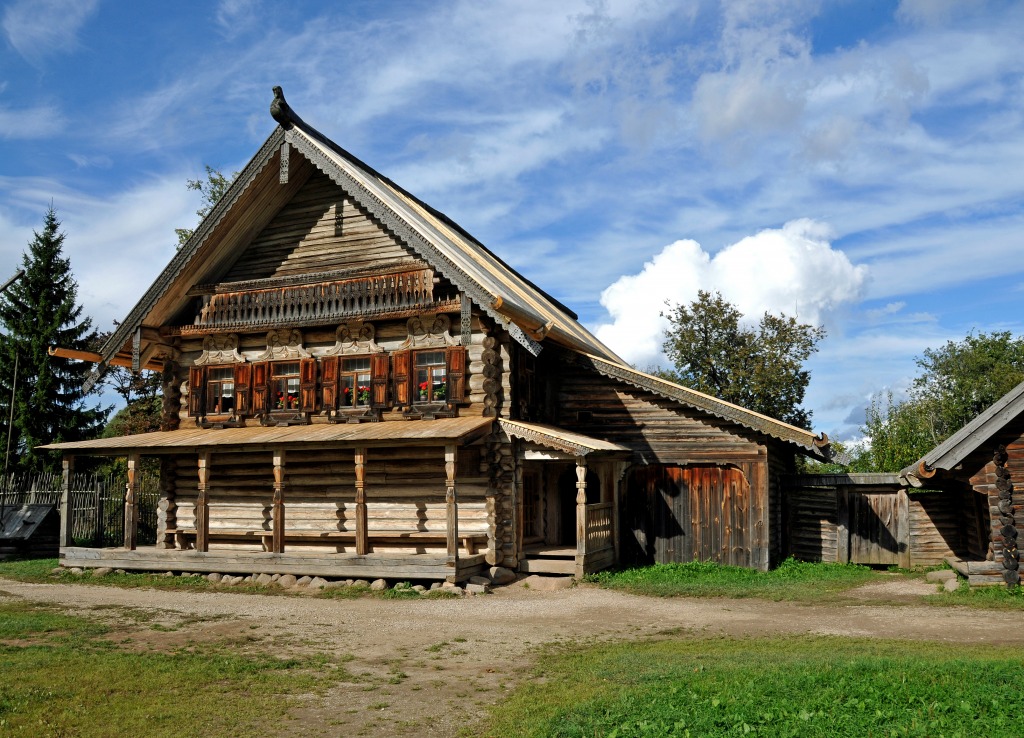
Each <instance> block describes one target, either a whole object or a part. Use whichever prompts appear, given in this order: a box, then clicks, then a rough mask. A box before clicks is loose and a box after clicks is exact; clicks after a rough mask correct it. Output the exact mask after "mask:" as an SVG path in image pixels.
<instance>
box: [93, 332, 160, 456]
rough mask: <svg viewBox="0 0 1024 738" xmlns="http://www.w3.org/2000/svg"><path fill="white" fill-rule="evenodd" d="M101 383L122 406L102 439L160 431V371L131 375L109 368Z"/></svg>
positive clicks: (104, 337)
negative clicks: (113, 394)
mask: <svg viewBox="0 0 1024 738" xmlns="http://www.w3.org/2000/svg"><path fill="white" fill-rule="evenodd" d="M115 325H116V324H115ZM110 335H111V333H110V332H107V333H102V334H100V336H99V343H100V344H103V343H105V342H106V340H107V338H109V337H110ZM103 383H104V384H105V385H107V386H108V387H110V388H111V389H113V390H114V391H115V392H116V393H117V394H118V395H120V396H121V399H122V400H124V407H122V408H121V409H120V410H118V411H117V413H115V414H114V416H113V417H112V418H110V420H109V421H108V422H107V425H106V427H105V428H104V429H103V436H104V437H106V438H109V437H111V436H127V435H131V434H134V433H148V432H149V431H155V430H160V417H161V413H162V405H163V402H162V399H161V390H162V388H163V380H162V377H161V373H160V372H157V371H150V370H148V369H142V370H141V371H139V372H133V371H132V370H131V369H130V368H129V367H124V366H111V367H110V368H109V369H107V373H106V374H105V375H104V376H103Z"/></svg>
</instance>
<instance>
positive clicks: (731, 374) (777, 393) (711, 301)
mask: <svg viewBox="0 0 1024 738" xmlns="http://www.w3.org/2000/svg"><path fill="white" fill-rule="evenodd" d="M664 315H665V316H666V317H667V318H668V320H669V323H670V324H671V327H670V328H669V329H668V330H667V331H666V332H665V344H664V348H665V353H666V354H667V355H668V357H669V359H671V360H672V363H673V365H674V367H675V368H674V370H672V371H667V372H662V373H661V374H662V376H664V377H665V378H666V379H670V380H672V381H676V382H679V383H680V384H684V385H686V386H688V387H692V388H693V389H695V390H698V391H700V392H703V393H705V394H709V395H713V396H715V397H718V398H719V399H722V400H725V401H727V402H731V403H734V404H736V405H740V406H741V407H745V408H747V409H748V410H753V411H755V412H758V413H762V414H764V415H768V416H770V417H772V418H777V419H778V420H781V421H783V422H786V423H790V424H792V425H796V426H800V427H802V428H809V427H810V421H811V412H810V411H809V410H805V409H803V408H802V407H800V404H801V403H802V402H803V399H804V392H805V391H806V390H807V383H808V382H809V381H810V373H809V372H808V371H807V370H806V369H805V368H804V362H805V361H807V359H808V358H809V357H810V356H811V354H813V353H814V352H815V351H817V350H818V348H817V345H818V342H819V341H820V340H821V339H823V338H824V337H825V329H824V328H821V327H815V326H812V325H808V324H806V323H799V322H797V320H796V319H795V318H792V317H787V316H785V315H781V314H780V315H772V314H771V313H767V312H766V313H765V314H764V315H763V316H762V317H761V320H760V321H758V323H757V325H756V326H754V327H746V326H744V325H742V323H741V321H742V319H743V314H742V313H740V311H739V310H738V309H737V308H736V306H735V305H733V304H732V303H730V302H729V301H727V300H725V299H724V298H723V297H722V295H721V293H719V292H716V293H714V294H711V293H710V292H704V291H703V290H701V291H700V292H698V293H697V299H696V300H694V301H693V302H691V303H690V304H689V305H674V306H670V307H669V310H668V312H666V313H664Z"/></svg>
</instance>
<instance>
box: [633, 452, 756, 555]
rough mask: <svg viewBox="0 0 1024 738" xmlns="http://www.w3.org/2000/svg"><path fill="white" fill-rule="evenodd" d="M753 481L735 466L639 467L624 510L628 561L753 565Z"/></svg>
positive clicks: (636, 468) (634, 471)
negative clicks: (751, 544)
mask: <svg viewBox="0 0 1024 738" xmlns="http://www.w3.org/2000/svg"><path fill="white" fill-rule="evenodd" d="M749 511H750V485H749V484H748V483H747V479H746V477H744V476H743V473H742V472H741V471H740V470H739V469H736V468H734V467H720V466H710V465H709V466H685V467H680V466H674V465H658V464H654V465H650V466H644V467H634V468H633V469H632V470H631V472H630V476H629V480H628V483H627V487H626V494H625V496H624V497H623V499H622V509H621V514H620V520H621V530H622V541H621V549H620V550H621V557H622V560H623V563H626V564H631V565H643V564H653V563H659V564H668V563H682V562H686V561H715V562H718V563H721V564H732V565H734V566H750V565H752V557H751V550H750V539H751V531H750V515H749Z"/></svg>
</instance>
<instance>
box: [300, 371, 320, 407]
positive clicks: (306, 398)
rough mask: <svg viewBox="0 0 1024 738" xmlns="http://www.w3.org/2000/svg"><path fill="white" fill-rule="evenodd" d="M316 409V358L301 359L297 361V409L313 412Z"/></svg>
mask: <svg viewBox="0 0 1024 738" xmlns="http://www.w3.org/2000/svg"><path fill="white" fill-rule="evenodd" d="M316 409H317V396H316V359H313V358H309V359H302V360H301V361H300V362H299V410H300V411H301V412H304V413H313V412H316Z"/></svg>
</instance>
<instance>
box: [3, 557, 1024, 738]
mask: <svg viewBox="0 0 1024 738" xmlns="http://www.w3.org/2000/svg"><path fill="white" fill-rule="evenodd" d="M936 589H937V587H936V585H934V584H929V583H926V582H922V581H921V580H916V579H905V578H903V577H894V578H893V579H892V581H886V582H881V583H872V584H869V585H866V586H864V587H861V588H859V589H856V590H853V591H852V592H850V593H848V594H847V595H846V596H845V597H844V598H843V599H842V600H840V601H839V602H834V603H829V604H802V603H785V602H766V601H763V600H724V599H707V600H701V599H691V598H675V599H659V598H647V597H635V596H631V595H625V594H620V593H617V592H612V591H608V590H602V589H599V588H597V587H594V586H589V585H584V586H579V587H575V588H573V589H564V590H557V591H538V590H537V589H535V588H525V587H523V586H522V585H521V584H515V585H511V586H508V587H503V588H499V589H497V590H496V591H495V592H494V594H491V595H487V596H476V597H467V598H465V599H457V600H447V599H446V600H433V599H430V600H426V599H425V600H382V599H377V598H362V599H355V600H328V599H321V598H317V597H309V596H301V595H294V596H268V595H252V594H236V593H231V592H222V591H218V592H188V591H159V590H140V589H118V588H115V587H105V586H96V585H88V584H84V583H83V584H73V585H65V584H25V583H20V582H13V581H7V580H0V597H20V598H24V599H26V600H31V601H36V602H42V603H49V604H53V605H58V606H66V607H68V608H69V610H72V611H74V612H75V613H76V614H84V615H87V616H92V617H97V618H102V619H105V620H108V621H111V622H114V623H115V624H117V625H118V626H119V627H123V628H125V629H130V630H131V632H130V634H129V636H130V638H131V640H132V642H133V643H134V644H135V645H136V647H138V648H168V649H170V648H176V647H178V646H180V645H183V644H185V643H190V644H195V643H201V642H204V641H211V642H212V641H218V642H223V641H224V640H225V639H229V640H232V642H235V643H243V644H246V643H247V644H251V645H252V647H253V648H259V649H263V650H272V651H273V652H275V653H277V654H279V655H282V656H287V655H291V654H297V655H301V654H308V653H312V652H317V651H321V652H329V653H334V654H339V655H340V654H348V655H351V656H352V657H353V658H352V660H351V661H350V662H348V663H347V664H346V668H348V669H349V671H351V672H353V673H355V674H357V675H359V677H360V680H359V681H357V682H355V683H344V684H339V685H338V686H336V687H334V688H332V689H331V690H330V691H329V692H328V694H327V695H326V696H323V695H321V696H313V695H310V696H308V697H306V698H304V700H303V706H302V707H301V708H300V709H299V710H297V711H296V713H295V714H294V716H293V718H294V719H293V720H292V721H290V722H288V723H286V724H285V725H284V726H283V729H282V735H300V734H301V735H357V734H358V735H380V736H403V735H408V736H422V735H429V736H452V735H455V734H456V733H457V731H458V730H459V729H461V728H462V727H464V726H466V725H468V724H472V723H474V722H476V721H477V720H479V719H480V718H481V717H482V716H483V715H484V712H485V708H486V706H487V705H489V704H491V703H493V702H495V701H498V700H500V699H501V694H502V692H503V691H504V690H507V689H510V688H511V687H512V686H514V684H515V682H516V680H517V679H518V678H519V676H520V674H521V670H522V668H523V667H524V666H526V665H528V664H529V663H530V662H531V660H532V652H533V650H534V649H536V648H537V647H539V646H541V645H543V644H547V643H558V642H569V641H581V642H586V641H593V640H606V639H634V638H642V637H649V636H655V635H659V634H666V633H672V634H674V635H675V637H710V636H719V635H727V636H763V635H774V634H819V635H842V636H859V637H869V638H895V639H915V640H935V641H950V642H957V643H1011V644H1015V645H1024V612H1000V613H999V621H1000V626H1001V627H999V628H998V630H996V629H993V628H992V627H991V618H987V617H983V616H981V614H980V613H979V611H977V610H968V609H964V608H954V607H949V608H941V607H929V606H925V605H922V604H920V603H921V598H922V597H923V596H924V595H927V594H932V593H935V592H936ZM140 612H141V613H142V614H143V615H144V617H141V618H140V616H139V613H140ZM140 622H143V623H145V624H144V625H142V626H140V625H139V623H140ZM154 622H158V623H161V624H162V625H167V626H173V628H174V630H173V631H172V632H165V631H163V630H162V629H161V630H154V629H153V628H152V627H151V624H152V623H154ZM132 624H134V625H132Z"/></svg>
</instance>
